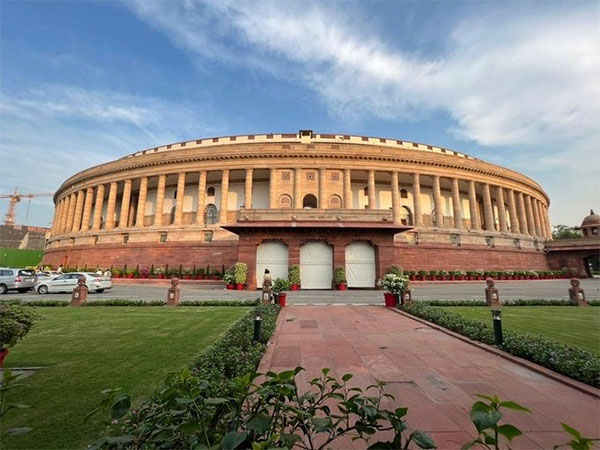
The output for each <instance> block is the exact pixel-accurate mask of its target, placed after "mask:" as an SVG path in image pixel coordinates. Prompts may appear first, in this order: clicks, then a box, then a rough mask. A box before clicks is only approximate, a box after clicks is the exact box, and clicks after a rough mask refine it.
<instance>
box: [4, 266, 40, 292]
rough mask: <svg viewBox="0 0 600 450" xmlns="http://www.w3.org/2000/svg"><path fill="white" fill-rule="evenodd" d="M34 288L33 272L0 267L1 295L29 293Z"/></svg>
mask: <svg viewBox="0 0 600 450" xmlns="http://www.w3.org/2000/svg"><path fill="white" fill-rule="evenodd" d="M34 286H35V272H34V271H33V270H27V269H10V268H8V267H6V268H5V267H0V294H6V293H7V292H8V291H19V292H27V291H29V290H31V289H33V288H34Z"/></svg>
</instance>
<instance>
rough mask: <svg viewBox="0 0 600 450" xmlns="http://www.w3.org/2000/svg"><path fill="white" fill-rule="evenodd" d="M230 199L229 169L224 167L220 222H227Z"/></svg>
mask: <svg viewBox="0 0 600 450" xmlns="http://www.w3.org/2000/svg"><path fill="white" fill-rule="evenodd" d="M271 171H272V170H271ZM271 181H272V180H271ZM228 200H229V169H223V174H222V175H221V211H219V222H221V223H227V211H228Z"/></svg>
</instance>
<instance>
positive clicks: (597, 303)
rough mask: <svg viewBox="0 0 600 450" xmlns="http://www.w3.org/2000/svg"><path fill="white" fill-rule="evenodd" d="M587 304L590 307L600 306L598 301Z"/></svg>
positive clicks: (590, 301)
mask: <svg viewBox="0 0 600 450" xmlns="http://www.w3.org/2000/svg"><path fill="white" fill-rule="evenodd" d="M588 304H589V305H590V306H600V300H589V301H588Z"/></svg>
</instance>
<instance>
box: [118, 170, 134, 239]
mask: <svg viewBox="0 0 600 450" xmlns="http://www.w3.org/2000/svg"><path fill="white" fill-rule="evenodd" d="M130 203H131V179H128V180H125V183H124V184H123V195H122V196H121V215H120V216H119V228H127V222H128V221H129V205H130Z"/></svg>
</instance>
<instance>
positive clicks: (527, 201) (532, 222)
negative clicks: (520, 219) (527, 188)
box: [524, 195, 535, 236]
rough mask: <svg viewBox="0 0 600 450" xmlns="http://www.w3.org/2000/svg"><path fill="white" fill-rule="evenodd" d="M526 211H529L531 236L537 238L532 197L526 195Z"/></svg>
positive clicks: (528, 218) (528, 222)
mask: <svg viewBox="0 0 600 450" xmlns="http://www.w3.org/2000/svg"><path fill="white" fill-rule="evenodd" d="M524 197H525V209H526V210H527V229H528V230H529V234H530V235H531V236H535V221H534V219H533V207H532V206H531V197H530V196H529V195H525V196H524Z"/></svg>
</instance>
